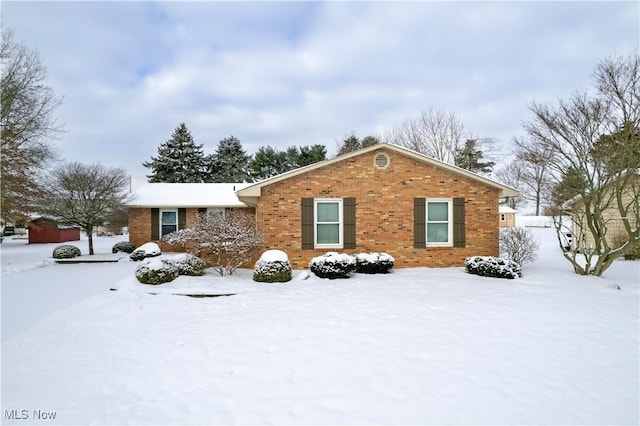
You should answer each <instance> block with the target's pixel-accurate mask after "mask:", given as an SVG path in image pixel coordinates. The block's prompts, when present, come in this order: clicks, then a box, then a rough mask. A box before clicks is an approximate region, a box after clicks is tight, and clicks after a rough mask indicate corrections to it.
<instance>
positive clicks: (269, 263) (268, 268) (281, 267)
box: [253, 250, 291, 283]
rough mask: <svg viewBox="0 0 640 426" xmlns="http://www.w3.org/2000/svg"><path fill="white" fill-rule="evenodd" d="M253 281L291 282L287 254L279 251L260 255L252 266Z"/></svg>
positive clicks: (270, 251) (268, 251)
mask: <svg viewBox="0 0 640 426" xmlns="http://www.w3.org/2000/svg"><path fill="white" fill-rule="evenodd" d="M253 280H254V281H258V282H261V283H284V282H287V281H291V263H289V257H288V256H287V253H285V252H283V251H281V250H267V251H265V252H264V253H262V256H260V259H259V260H258V261H257V262H256V264H255V266H254V270H253Z"/></svg>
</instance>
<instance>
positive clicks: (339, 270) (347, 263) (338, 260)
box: [309, 252, 356, 279]
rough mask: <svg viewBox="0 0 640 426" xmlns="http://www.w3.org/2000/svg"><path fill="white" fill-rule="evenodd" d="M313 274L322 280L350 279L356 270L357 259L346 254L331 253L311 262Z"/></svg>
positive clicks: (310, 266) (315, 258)
mask: <svg viewBox="0 0 640 426" xmlns="http://www.w3.org/2000/svg"><path fill="white" fill-rule="evenodd" d="M309 268H310V269H311V272H313V273H314V274H316V275H317V276H318V277H320V278H329V279H335V278H349V274H350V273H351V272H353V271H354V270H355V269H356V258H355V257H353V256H350V255H348V254H345V253H336V252H329V253H327V254H324V255H322V256H317V257H314V258H313V259H311V261H310V262H309Z"/></svg>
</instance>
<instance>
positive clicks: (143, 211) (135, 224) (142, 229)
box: [129, 207, 198, 252]
mask: <svg viewBox="0 0 640 426" xmlns="http://www.w3.org/2000/svg"><path fill="white" fill-rule="evenodd" d="M167 208H169V209H170V208H172V207H167ZM197 217H198V208H188V209H187V225H188V224H189V223H191V222H193V221H194V220H195V219H196V218H197ZM129 242H131V244H133V245H134V246H136V247H139V246H141V245H142V244H144V243H149V242H153V243H157V244H158V245H159V246H160V250H162V251H175V252H183V251H185V249H184V248H183V247H180V246H172V245H169V244H167V243H165V242H163V241H160V240H152V239H151V209H150V208H130V209H129Z"/></svg>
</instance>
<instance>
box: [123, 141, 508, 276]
mask: <svg viewBox="0 0 640 426" xmlns="http://www.w3.org/2000/svg"><path fill="white" fill-rule="evenodd" d="M209 185H213V186H209ZM225 185H226V186H225ZM153 188H156V189H153ZM151 194H152V195H153V196H151ZM138 195H139V197H138V199H137V200H134V201H133V202H132V203H130V207H131V208H130V210H129V227H130V237H129V238H130V241H131V242H132V243H133V244H134V245H136V246H138V245H140V244H142V243H145V242H147V241H158V240H159V238H160V236H161V234H162V233H163V232H168V231H170V230H174V229H176V228H181V227H182V226H185V225H186V224H187V223H188V221H189V220H191V219H190V218H192V217H194V215H195V214H197V213H198V212H202V211H206V210H205V209H221V208H251V209H253V210H254V212H255V215H256V224H257V227H258V229H260V230H261V231H262V233H263V235H264V243H263V245H264V250H267V249H279V250H283V251H285V252H286V253H287V255H288V256H289V259H290V261H291V263H292V266H293V267H294V268H306V267H308V264H309V260H311V258H313V257H315V256H318V255H321V254H324V253H326V252H328V251H339V252H347V253H360V252H386V253H389V254H390V255H392V256H393V257H394V258H395V259H396V267H417V266H428V267H446V266H462V265H463V264H464V259H465V258H466V257H468V256H475V255H485V256H497V255H498V227H499V221H498V199H499V198H500V197H515V196H519V195H520V193H519V192H518V191H517V190H515V189H513V188H510V187H507V186H505V185H502V184H500V183H497V182H494V181H492V180H489V179H487V178H485V177H482V176H479V175H476V174H474V173H472V172H469V171H467V170H464V169H460V168H458V167H455V166H452V165H449V164H446V163H442V162H440V161H437V160H433V159H431V158H429V157H426V156H424V155H422V154H419V153H416V152H413V151H411V150H408V149H405V148H402V147H398V146H395V145H388V144H378V145H374V146H371V147H368V148H364V149H361V150H359V151H355V152H352V153H349V154H345V155H341V156H339V157H336V158H333V159H331V160H326V161H322V162H319V163H316V164H312V165H310V166H306V167H302V168H299V169H296V170H293V171H290V172H287V173H283V174H281V175H278V176H274V177H272V178H269V179H266V180H263V181H260V182H257V183H254V184H147V185H146V186H145V187H143V188H142V193H139V194H138ZM187 198H188V200H187ZM165 222H166V223H165ZM165 225H166V226H167V228H166V229H165V228H164V226H165ZM169 228H170V229H169Z"/></svg>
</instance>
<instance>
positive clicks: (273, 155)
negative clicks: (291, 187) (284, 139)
mask: <svg viewBox="0 0 640 426" xmlns="http://www.w3.org/2000/svg"><path fill="white" fill-rule="evenodd" d="M287 170H290V169H288V168H287V153H286V152H281V151H276V150H275V149H273V148H272V147H270V146H266V147H264V146H262V147H260V149H258V152H256V153H255V154H254V155H253V158H252V159H251V161H250V162H249V172H250V174H251V178H252V179H253V180H262V179H267V178H270V177H272V176H275V175H278V174H280V173H283V172H286V171H287Z"/></svg>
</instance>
